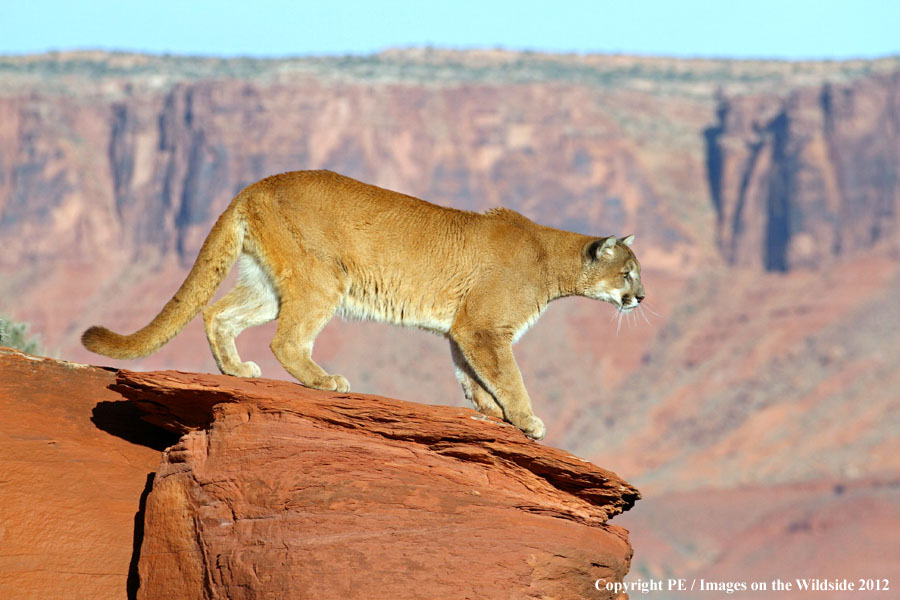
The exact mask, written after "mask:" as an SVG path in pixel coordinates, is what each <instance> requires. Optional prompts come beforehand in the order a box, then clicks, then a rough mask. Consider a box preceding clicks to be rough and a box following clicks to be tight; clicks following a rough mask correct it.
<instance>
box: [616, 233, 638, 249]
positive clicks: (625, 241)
mask: <svg viewBox="0 0 900 600" xmlns="http://www.w3.org/2000/svg"><path fill="white" fill-rule="evenodd" d="M619 241H620V242H622V243H623V244H625V245H626V246H630V245H631V242H633V241H634V234H633V233H632V234H631V235H626V236H625V237H623V238H619Z"/></svg>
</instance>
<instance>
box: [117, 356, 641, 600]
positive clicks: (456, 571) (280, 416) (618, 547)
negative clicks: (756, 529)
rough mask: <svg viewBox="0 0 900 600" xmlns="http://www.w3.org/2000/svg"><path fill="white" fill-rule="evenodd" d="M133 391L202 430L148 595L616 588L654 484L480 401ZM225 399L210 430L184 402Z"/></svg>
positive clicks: (150, 556)
mask: <svg viewBox="0 0 900 600" xmlns="http://www.w3.org/2000/svg"><path fill="white" fill-rule="evenodd" d="M116 389H117V390H119V391H120V392H122V393H123V394H124V395H126V396H127V397H130V398H132V399H133V400H134V401H136V402H138V404H139V405H140V406H141V409H142V410H143V411H145V412H146V413H147V414H148V415H149V418H150V419H152V420H154V421H155V422H157V423H159V424H168V425H167V426H169V427H171V428H173V429H179V430H184V429H186V428H187V429H190V428H193V427H197V429H195V430H194V431H191V432H190V433H188V434H187V435H185V436H184V437H183V438H182V439H181V441H180V442H179V443H178V444H177V445H176V446H174V447H172V448H169V449H168V450H167V451H166V452H165V454H164V457H163V462H162V465H161V467H160V470H159V472H158V474H157V477H156V479H155V482H154V485H153V490H152V491H151V493H150V495H149V497H148V499H147V512H146V529H145V530H146V534H145V538H144V543H143V545H142V548H141V558H140V565H139V570H140V580H141V586H140V589H139V594H138V597H139V598H147V599H149V598H167V597H173V595H178V596H179V597H182V598H205V597H227V598H259V597H276V596H282V595H284V594H288V595H289V596H290V597H292V598H423V597H428V598H531V597H534V598H548V597H551V598H585V597H592V598H593V597H598V598H603V597H613V594H612V593H611V592H607V591H606V590H605V589H602V591H600V592H598V591H597V590H596V589H595V587H594V586H595V582H597V581H598V580H600V587H601V588H604V586H605V583H606V582H615V581H621V579H622V577H624V575H625V573H626V572H627V570H628V566H629V563H630V558H631V549H630V547H629V545H628V540H627V532H626V531H625V530H623V529H621V528H619V527H616V526H614V525H609V524H607V523H606V521H607V519H608V518H609V517H610V516H612V515H615V514H618V513H620V512H621V511H622V510H627V509H628V508H629V507H630V506H631V505H632V504H633V503H634V501H635V500H636V499H637V498H638V497H639V494H638V492H637V490H635V489H634V488H633V487H632V486H630V485H629V484H627V483H625V482H623V481H621V480H620V479H619V478H618V477H617V476H616V475H615V474H613V473H610V472H608V471H604V470H603V469H599V468H597V467H595V466H593V465H591V464H590V463H588V462H586V461H583V460H580V459H578V458H576V457H574V456H571V455H569V454H568V453H565V452H562V451H560V450H556V449H553V448H549V447H546V446H542V445H540V444H537V443H534V442H531V441H529V440H527V439H526V438H525V437H524V436H522V434H521V433H520V432H518V431H517V430H515V429H514V428H512V427H510V426H507V425H505V424H502V423H500V422H498V421H494V420H483V419H481V418H480V417H479V416H478V415H477V414H476V413H474V412H473V411H471V410H469V409H461V408H450V407H434V406H425V405H420V404H411V403H406V402H401V401H397V400H391V399H386V398H376V397H371V396H365V397H364V396H356V395H342V394H332V393H324V392H316V391H311V390H306V389H305V388H302V387H300V386H297V385H294V384H290V383H285V382H276V381H266V380H255V381H249V380H239V379H234V378H228V377H224V376H213V375H194V374H182V373H173V372H165V373H143V374H137V373H129V372H126V371H123V372H120V373H119V377H118V380H117V386H116ZM160 390H163V391H162V393H161V392H160ZM210 395H212V396H213V397H216V398H219V399H224V398H225V396H228V400H229V401H227V402H224V403H220V404H217V405H216V406H215V407H213V408H212V411H211V415H210V416H209V417H208V418H210V419H211V420H212V423H211V425H210V426H209V427H208V429H206V428H203V426H204V423H203V417H202V415H201V412H202V411H197V410H191V411H190V412H189V413H188V412H185V411H184V408H185V407H187V406H191V407H194V408H195V409H196V407H197V406H199V404H198V398H201V397H207V398H208V397H210ZM201 403H202V402H201Z"/></svg>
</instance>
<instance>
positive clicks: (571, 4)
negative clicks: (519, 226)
mask: <svg viewBox="0 0 900 600" xmlns="http://www.w3.org/2000/svg"><path fill="white" fill-rule="evenodd" d="M425 45H432V46H437V47H445V48H471V47H480V48H493V47H502V48H510V49H530V50H539V51H553V52H579V53H585V52H603V53H626V54H645V55H667V56H715V57H738V58H755V57H762V58H790V59H799V58H850V57H874V56H884V55H887V54H900V0H852V1H851V0H834V1H829V0H816V1H813V0H734V1H728V0H708V1H701V0H615V1H612V0H594V1H588V0H577V1H576V0H572V1H567V0H545V1H532V0H475V1H469V0H456V1H444V0H434V1H429V0H418V1H416V2H412V1H400V0H388V1H377V0H373V1H369V2H366V1H361V0H321V1H320V2H304V1H301V0H298V1H294V2H288V1H283V2H275V1H265V0H262V1H253V0H244V1H243V2H230V1H228V0H218V1H209V0H154V1H152V2H145V3H144V2H128V1H127V0H115V1H113V0H99V1H90V0H86V1H84V2H73V1H72V0H61V1H54V0H30V1H29V0H18V1H15V2H11V1H9V0H6V1H5V2H4V3H3V5H2V8H0V54H23V53H33V52H43V51H47V50H70V49H84V48H103V49H112V50H135V51H147V52H154V53H164V52H168V53H173V54H202V55H215V56H236V55H252V56H293V55H308V54H366V53H371V52H377V51H379V50H382V49H384V48H395V47H408V46H425Z"/></svg>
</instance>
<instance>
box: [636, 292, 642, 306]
mask: <svg viewBox="0 0 900 600" xmlns="http://www.w3.org/2000/svg"><path fill="white" fill-rule="evenodd" d="M635 299H636V300H637V301H638V304H640V303H641V301H642V300H643V299H644V295H643V294H641V295H640V296H635Z"/></svg>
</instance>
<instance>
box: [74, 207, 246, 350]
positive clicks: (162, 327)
mask: <svg viewBox="0 0 900 600" xmlns="http://www.w3.org/2000/svg"><path fill="white" fill-rule="evenodd" d="M237 204H238V203H237V202H232V204H231V206H229V207H228V209H227V210H226V211H225V212H224V213H222V216H220V217H219V220H218V221H216V224H215V225H213V228H212V231H210V233H209V236H207V238H206V241H205V242H203V247H202V248H200V254H199V256H197V260H196V262H194V266H193V267H191V272H190V273H188V276H187V279H185V280H184V283H182V284H181V287H180V288H178V291H177V292H175V295H174V296H173V297H172V299H171V300H169V301H168V302H167V303H166V305H165V306H164V307H163V309H162V310H161V311H160V312H159V314H158V315H156V317H154V319H153V320H152V321H150V323H149V324H148V325H147V326H146V327H144V328H143V329H141V330H139V331H136V332H135V333H132V334H131V335H121V334H118V333H115V332H113V331H110V330H109V329H107V328H105V327H99V326H94V327H90V328H88V329H87V330H86V331H85V332H84V333H83V334H82V335H81V343H82V344H84V347H85V348H87V349H88V350H90V351H91V352H96V353H97V354H103V355H104V356H109V357H111V358H140V357H142V356H147V355H149V354H152V353H154V352H156V351H157V350H159V349H160V348H161V347H162V346H163V345H164V344H165V343H166V342H168V341H169V340H171V339H172V338H173V337H175V335H176V334H177V333H178V332H179V331H181V330H182V329H183V328H184V326H185V325H187V324H188V322H189V321H190V320H191V319H193V318H194V317H195V316H197V313H198V312H200V310H201V309H202V308H203V307H204V306H206V304H207V303H209V301H210V300H211V299H212V297H213V294H214V293H215V291H216V288H218V287H219V285H221V283H222V280H224V279H225V276H226V275H228V271H229V269H230V268H231V265H233V264H234V262H235V261H236V260H237V258H238V256H239V255H240V253H241V248H242V246H243V244H244V232H245V223H244V219H243V216H242V214H241V212H242V211H240V210H239V209H238V206H237Z"/></svg>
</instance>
